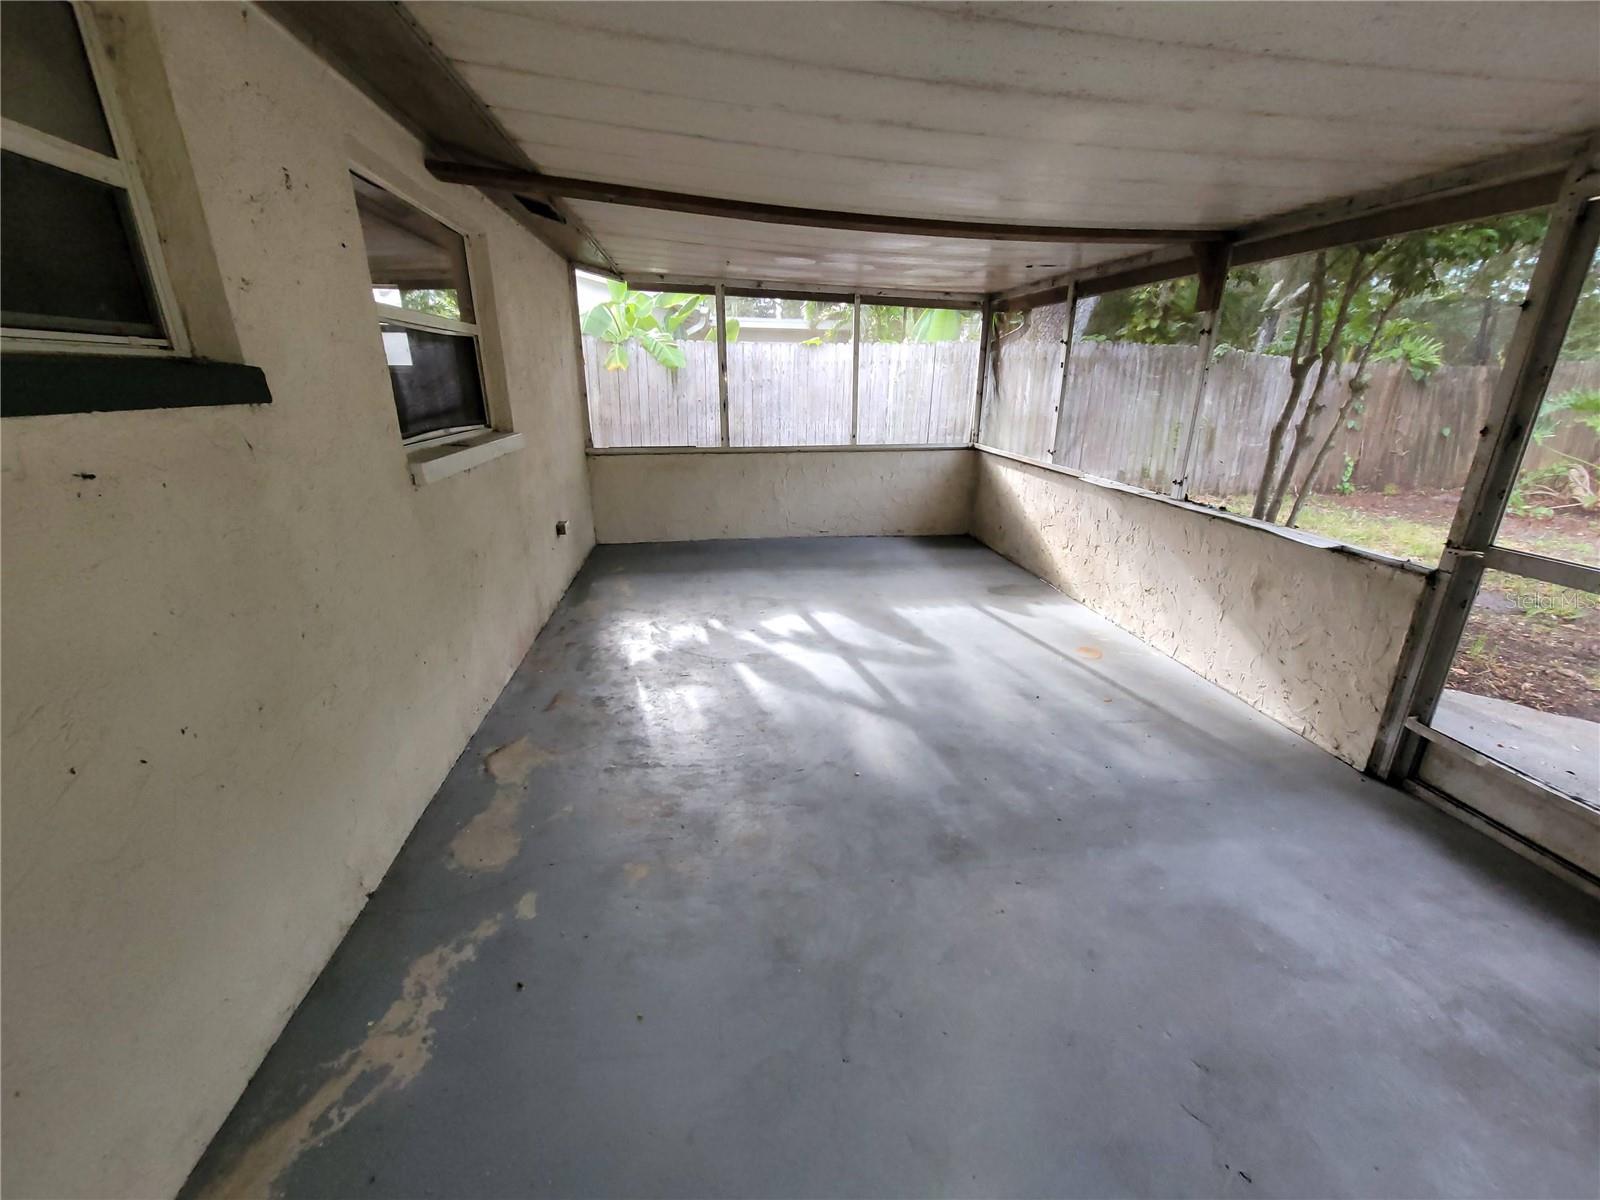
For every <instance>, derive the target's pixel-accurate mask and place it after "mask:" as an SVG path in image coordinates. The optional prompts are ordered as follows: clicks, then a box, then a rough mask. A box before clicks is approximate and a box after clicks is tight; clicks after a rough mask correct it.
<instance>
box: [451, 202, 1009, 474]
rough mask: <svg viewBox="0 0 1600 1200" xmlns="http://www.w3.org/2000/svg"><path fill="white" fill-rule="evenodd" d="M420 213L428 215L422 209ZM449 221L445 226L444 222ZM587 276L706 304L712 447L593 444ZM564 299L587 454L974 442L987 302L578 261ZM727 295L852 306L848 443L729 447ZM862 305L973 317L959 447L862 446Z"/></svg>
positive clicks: (981, 387)
mask: <svg viewBox="0 0 1600 1200" xmlns="http://www.w3.org/2000/svg"><path fill="white" fill-rule="evenodd" d="M424 211H426V210H424ZM447 223H448V222H447ZM580 273H581V274H584V275H591V276H595V277H597V278H600V279H615V280H617V281H618V282H621V283H626V284H627V285H628V286H629V287H630V288H635V289H637V290H639V291H648V292H661V293H669V292H689V293H693V294H695V295H700V296H704V297H706V298H707V299H710V300H711V301H712V304H713V307H714V312H715V323H716V331H717V339H716V344H717V393H718V394H717V406H718V413H717V420H718V427H719V428H718V442H717V444H716V445H714V446H689V445H684V446H600V447H597V446H596V445H595V444H594V428H593V420H594V418H593V414H592V413H591V412H590V409H589V387H588V376H587V373H586V368H585V366H584V357H583V336H584V335H583V313H582V312H581V311H580V309H579V305H578V276H579V274H580ZM567 279H568V294H569V295H570V296H571V298H572V314H573V322H572V323H573V332H574V336H575V340H576V343H577V346H576V353H577V358H578V380H579V394H580V396H581V398H582V401H583V427H584V449H585V451H586V452H587V453H589V454H592V455H602V454H716V453H720V452H729V453H735V454H746V453H752V452H760V453H769V452H772V451H789V450H793V451H812V450H861V451H877V450H956V449H971V448H973V447H975V446H976V445H977V444H978V423H979V421H980V420H981V418H982V413H983V405H984V396H985V393H986V383H987V380H986V376H987V372H988V368H987V358H988V351H989V343H990V338H989V320H990V306H989V302H988V300H987V299H981V298H977V297H974V296H969V295H965V294H962V293H950V294H949V295H945V294H942V293H931V294H929V295H925V296H918V295H914V294H912V295H908V294H906V293H905V292H901V291H879V292H873V291H867V290H863V291H837V290H832V289H815V288H798V287H794V286H783V285H778V286H774V287H759V286H755V285H753V284H751V283H750V282H748V281H740V282H738V283H712V282H707V281H705V280H698V279H683V278H677V277H673V276H668V275H628V276H624V275H612V274H610V273H609V272H605V271H601V270H598V269H596V268H594V267H591V266H587V265H585V264H582V263H569V264H568V270H567ZM729 297H741V298H745V299H756V300H802V301H804V300H816V301H821V302H824V303H829V304H838V303H848V304H849V305H850V331H851V345H852V348H853V349H852V364H851V373H850V440H849V441H847V442H839V443H807V444H803V445H781V446H735V445H733V444H732V440H731V437H730V430H729V409H728V340H727V334H726V330H727V302H728V298H729ZM863 304H871V305H880V306H882V305H888V306H893V307H899V308H916V309H950V310H952V311H955V312H961V313H976V314H979V321H980V324H979V338H978V342H977V347H978V371H977V375H978V382H977V387H976V390H975V395H974V397H973V405H972V423H971V429H970V431H969V433H968V435H967V438H966V440H965V441H961V442H908V443H905V444H903V445H888V444H879V443H875V442H874V443H864V442H861V441H860V428H861V351H860V341H861V306H862V305H863Z"/></svg>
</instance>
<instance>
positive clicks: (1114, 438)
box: [1057, 275, 1201, 492]
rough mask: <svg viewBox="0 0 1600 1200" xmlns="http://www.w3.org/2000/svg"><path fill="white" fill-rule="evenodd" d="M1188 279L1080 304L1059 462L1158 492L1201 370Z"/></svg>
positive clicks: (1171, 466)
mask: <svg viewBox="0 0 1600 1200" xmlns="http://www.w3.org/2000/svg"><path fill="white" fill-rule="evenodd" d="M1195 288H1196V281H1195V277H1194V276H1192V275H1190V276H1188V277H1186V278H1183V279H1169V280H1166V281H1165V282H1162V283H1154V284H1150V285H1148V286H1146V287H1136V288H1123V289H1121V290H1119V291H1114V292H1108V293H1106V294H1105V295H1103V296H1086V297H1084V298H1083V299H1081V300H1079V301H1078V304H1077V312H1076V314H1075V316H1074V321H1075V325H1074V335H1073V339H1072V349H1071V353H1070V355H1069V357H1068V360H1067V387H1066V392H1065V394H1064V398H1063V403H1062V409H1061V417H1060V420H1061V423H1062V427H1061V431H1060V436H1059V437H1058V438H1057V441H1058V442H1059V444H1060V446H1061V462H1062V465H1063V466H1068V467H1073V468H1075V469H1076V470H1080V471H1083V472H1085V473H1087V474H1090V475H1098V476H1100V477H1101V478H1103V479H1115V480H1117V481H1118V482H1119V483H1128V484H1133V485H1135V486H1136V487H1143V488H1149V489H1150V490H1151V491H1157V492H1165V491H1166V490H1167V489H1168V488H1169V487H1170V486H1171V484H1172V478H1173V472H1174V471H1175V470H1176V469H1177V468H1178V461H1177V460H1178V453H1179V447H1180V444H1181V441H1182V438H1183V432H1184V430H1185V428H1187V424H1188V420H1189V412H1190V409H1191V408H1192V407H1193V405H1194V395H1195V380H1196V376H1197V374H1198V372H1199V369H1200V337H1201V324H1200V318H1199V317H1198V316H1197V315H1196V313H1195V310H1194V305H1195Z"/></svg>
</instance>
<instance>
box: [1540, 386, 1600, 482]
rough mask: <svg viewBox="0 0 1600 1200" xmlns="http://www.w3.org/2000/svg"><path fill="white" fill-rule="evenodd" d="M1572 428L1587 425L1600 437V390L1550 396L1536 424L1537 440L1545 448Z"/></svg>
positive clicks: (1542, 406)
mask: <svg viewBox="0 0 1600 1200" xmlns="http://www.w3.org/2000/svg"><path fill="white" fill-rule="evenodd" d="M1572 425H1585V426H1587V427H1588V428H1589V429H1591V430H1593V431H1594V432H1595V433H1600V390H1596V389H1589V388H1575V389H1573V390H1572V391H1570V392H1562V393H1561V394H1560V395H1559V396H1546V397H1545V399H1544V403H1543V404H1541V405H1540V406H1539V416H1538V418H1537V419H1536V420H1535V421H1534V423H1533V440H1534V441H1535V442H1538V443H1539V444H1540V445H1543V444H1544V443H1545V442H1548V441H1549V440H1550V439H1551V438H1553V437H1554V436H1555V435H1556V434H1557V433H1560V432H1561V431H1562V430H1563V429H1566V428H1569V427H1571V426H1572ZM1591 465H1592V464H1591Z"/></svg>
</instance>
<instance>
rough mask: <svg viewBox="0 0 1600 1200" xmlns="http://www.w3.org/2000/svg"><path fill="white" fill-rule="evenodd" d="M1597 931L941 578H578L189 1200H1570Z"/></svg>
mask: <svg viewBox="0 0 1600 1200" xmlns="http://www.w3.org/2000/svg"><path fill="white" fill-rule="evenodd" d="M1597 915H1600V911H1597V908H1596V906H1595V905H1594V904H1593V903H1592V902H1590V901H1588V900H1586V899H1585V898H1583V897H1582V896H1581V895H1580V894H1579V893H1577V892H1576V891H1573V890H1570V889H1568V888H1566V887H1565V886H1564V885H1562V884H1560V883H1559V882H1557V881H1555V880H1553V879H1551V878H1549V877H1547V876H1545V875H1544V874H1542V873H1541V872H1539V871H1538V870H1537V869H1536V868H1534V867H1533V866H1531V865H1530V864H1528V863H1526V862H1524V861H1523V860H1522V859H1520V858H1518V857H1516V856H1515V855H1513V854H1511V853H1509V852H1508V851H1505V850H1503V849H1501V848H1500V847H1499V846H1497V845H1496V844H1494V843H1493V842H1491V841H1489V840H1488V839H1486V838H1484V837H1482V836H1480V835H1478V834H1476V833H1474V832H1473V831H1471V830H1469V829H1467V828H1466V827H1465V826H1463V825H1461V824H1459V823H1457V822H1455V821H1452V820H1451V819H1449V818H1448V817H1446V816H1444V815H1443V814H1441V813H1439V812H1437V811H1435V810H1434V809H1432V808H1430V807H1428V806H1426V805H1424V804H1422V803H1420V802H1418V801H1416V800H1413V799H1411V798H1409V797H1407V796H1405V795H1403V794H1401V793H1399V792H1396V791H1393V790H1391V789H1388V788H1385V787H1382V786H1380V785H1377V784H1374V783H1372V782H1370V781H1368V780H1366V779H1363V778H1362V777H1361V776H1360V775H1358V774H1357V773H1356V772H1355V771H1353V770H1351V769H1350V768H1348V767H1346V766H1344V765H1342V764H1341V763H1339V762H1337V761H1336V760H1334V759H1333V758H1331V757H1329V756H1328V755H1326V754H1324V753H1322V752H1321V751H1320V750H1317V749H1315V748H1314V747H1312V746H1311V745H1310V744H1308V743H1306V742H1304V741H1302V740H1300V739H1299V738H1297V737H1295V736H1294V735H1293V734H1290V733H1288V732H1287V731H1285V730H1284V729H1282V728H1281V727H1279V726H1278V725H1276V724H1274V723H1273V722H1271V721H1270V720H1268V719H1266V718H1265V717H1262V716H1260V715H1258V714H1257V713H1255V712H1254V711H1252V710H1251V709H1249V708H1248V707H1246V706H1245V705H1244V704H1242V703H1240V702H1238V701H1236V700H1234V699H1232V698H1231V697H1229V696H1227V695H1226V694H1224V693H1223V692H1221V691H1219V690H1217V689H1216V688H1214V687H1212V686H1211V685H1209V684H1207V683H1205V682H1204V681H1203V680H1201V679H1200V678H1198V677H1197V676H1195V675H1193V674H1191V673H1190V672H1188V671H1187V670H1185V669H1184V668H1182V667H1180V666H1178V665H1177V664H1176V663H1174V662H1172V661H1171V660H1170V659H1167V658H1165V657H1163V656H1162V655H1160V654H1159V653H1157V652H1155V651H1153V650H1151V649H1150V648H1148V647H1146V646H1145V645H1143V644H1142V643H1140V642H1138V641H1136V640H1135V639H1134V638H1132V637H1130V636H1128V635H1126V634H1123V633H1122V632H1120V631H1119V630H1117V629H1116V628H1114V627H1113V626H1111V625H1110V624H1108V623H1107V622H1106V621H1104V620H1102V619H1100V618H1099V617H1096V616H1095V615H1093V614H1092V613H1090V612H1089V611H1088V610H1086V609H1084V608H1082V607H1081V606H1079V605H1077V604H1075V603H1073V602H1072V601H1069V600H1067V599H1065V598H1064V597H1062V596H1060V595H1059V594H1057V593H1056V592H1054V591H1052V590H1051V589H1050V588H1048V587H1046V586H1045V585H1044V584H1041V583H1040V582H1038V581H1037V580H1035V579H1034V578H1033V577H1032V576H1030V575H1028V574H1026V573H1024V572H1023V571H1021V570H1019V569H1018V568H1016V567H1014V566H1012V565H1010V564H1009V563H1007V562H1005V561H1003V560H1001V559H1000V558H998V557H996V556H995V555H993V554H992V553H990V552H989V551H987V550H985V549H983V548H982V547H980V546H978V545H977V544H975V543H973V542H970V541H967V540H964V539H948V540H882V539H857V540H834V541H789V542H741V543H698V544H692V545H677V546H638V547H602V548H600V549H597V550H596V551H595V553H594V556H593V557H592V558H591V559H590V560H589V563H588V565H587V566H586V567H585V568H584V570H583V572H582V574H581V575H580V576H579V578H578V580H577V581H576V582H575V583H574V585H573V587H572V590H571V592H570V594H569V595H568V596H567V597H566V599H565V600H564V602H563V603H562V606H561V607H560V609H559V610H558V611H557V612H556V614H555V616H554V617H553V618H552V620H551V622H550V624H549V626H548V627H547V629H546V631H545V633H544V634H543V635H542V636H541V637H540V638H539V641H538V643H537V644H536V645H535V646H534V648H533V650H532V651H531V652H530V654H529V655H528V657H527V660H526V661H525V662H524V663H523V664H522V666H521V667H520V668H519V670H518V671H517V673H516V676H515V678H514V679H513V680H512V681H511V683H510V685H509V686H508V687H507V688H506V690H505V693H504V694H503V695H502V696H501V697H500V699H499V701H498V703H497V704H496V705H495V707H494V709H493V711H492V712H491V713H490V715H489V716H488V718H487V719H486V720H485V721H484V723H483V726H482V728H481V729H480V730H479V731H478V733H477V735H476V736H475V737H474V738H473V740H472V742H471V744H470V745H469V746H468V747H467V749H466V752H465V753H464V754H463V755H462V757H461V760H460V761H459V762H458V763H457V764H456V766H455V768H454V770H453V771H452V772H451V774H450V776H449V779H448V780H447V781H446V782H445V784H444V786H443V788H441V790H440V792H439V795H438V797H437V798H436V799H435V800H434V802H433V803H432V805H431V806H430V807H429V808H428V810H427V811H426V813H425V814H424V815H423V817H422V819H421V821H420V822H419V823H418V825H417V827H416V830H415V832H414V833H413V834H412V836H411V838H410V840H409V841H408V842H407V844H406V846H405V848H404V850H403V851H402V852H401V854H400V856H399V858H398V860H397V861H396V863H395V865H394V867H393V869H392V870H391V871H390V873H389V876H388V877H387V878H386V879H385V881H384V883H383V885H382V886H381V887H380V888H379V889H378V891H377V892H376V894H374V896H373V897H372V900H371V903H370V904H369V905H368V907H367V909H366V911H365V912H364V913H363V914H362V916H361V918H360V920H359V921H358V922H357V924H356V925H355V927H354V928H353V929H352V931H351V933H350V935H349V937H348V938H347V939H346V940H345V942H344V944H343V946H342V947H341V948H340V950H339V951H338V953H337V955H336V956H335V957H334V959H333V961H332V962H331V963H330V964H329V966H328V968H327V969H326V971H325V972H324V973H323V975H322V977H321V979H320V980H318V982H317V983H316V985H315V987H314V988H313V989H312V991H311V993H310V995H309V997H308V998H307V1000H306V1001H305V1003H304V1004H303V1005H302V1007H301V1008H300V1010H299V1012H298V1013H297V1014H296V1015H295V1017H294V1018H293V1020H292V1021H291V1022H290V1024H289V1026H288V1028H287V1030H286V1031H285V1033H284V1034H283V1037H282V1038H281V1040H280V1041H279V1042H278V1044H277V1046H276V1047H275V1048H274V1050H273V1051H272V1052H271V1054H270V1055H269V1057H268V1058H267V1060H266V1062H265V1064H264V1065H263V1066H262V1068H261V1070H260V1072H259V1073H258V1074H257V1076H256V1078H255V1080H254V1082H253V1083H252V1084H251V1086H250V1088H249V1090H248V1091H247V1092H246V1093H245V1095H244V1097H243V1099H241V1101H240V1102H239V1105H238V1107H237V1109H236V1110H235V1112H234V1113H233V1115H232V1117H231V1118H230V1119H229V1121H228V1122H227V1124H226V1126H225V1127H224V1129H223V1131H222V1132H221V1133H220V1134H219V1135H218V1137H217V1139H216V1141H215V1143H214V1144H213V1146H212V1147H211V1149H210V1150H209V1151H208V1152H207V1155H206V1157H205V1159H204V1160H203V1161H202V1163H201V1164H200V1166H199V1167H198V1168H197V1169H196V1172H195V1174H194V1176H193V1178H191V1180H190V1183H189V1185H188V1187H187V1188H186V1192H185V1194H186V1195H192V1196H199V1195H206V1194H218V1193H220V1194H232V1193H239V1192H243V1193H246V1194H248V1193H252V1192H253V1193H255V1194H260V1193H261V1192H262V1191H264V1190H267V1189H268V1187H269V1186H270V1187H271V1189H272V1190H273V1191H275V1192H278V1193H281V1194H284V1195H292V1196H346V1197H349V1196H393V1195H403V1196H481V1197H490V1196H494V1197H502V1196H595V1197H602V1196H603V1197H621V1196H673V1197H679V1196H682V1197H689V1196H721V1197H735V1196H738V1197H756V1196H792V1197H800V1196H812V1197H831V1196H924V1195H957V1196H1113V1195H1160V1196H1168V1195H1172V1196H1179V1195H1193V1196H1309V1195H1316V1196H1335V1195H1358V1196H1399V1195H1406V1196H1435V1195H1449V1196H1465V1195H1491V1194H1494V1195H1505V1196H1544V1195H1562V1196H1573V1195H1594V1194H1595V1193H1596V1191H1597V1188H1600V1165H1597V1157H1596V1155H1597V1146H1600V1071H1597V1066H1600V1048H1597V1035H1600V937H1597V932H1596V929H1597V922H1596V917H1597Z"/></svg>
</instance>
